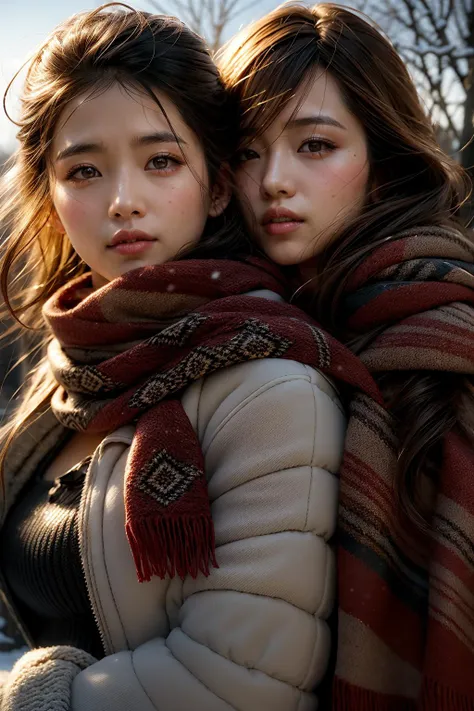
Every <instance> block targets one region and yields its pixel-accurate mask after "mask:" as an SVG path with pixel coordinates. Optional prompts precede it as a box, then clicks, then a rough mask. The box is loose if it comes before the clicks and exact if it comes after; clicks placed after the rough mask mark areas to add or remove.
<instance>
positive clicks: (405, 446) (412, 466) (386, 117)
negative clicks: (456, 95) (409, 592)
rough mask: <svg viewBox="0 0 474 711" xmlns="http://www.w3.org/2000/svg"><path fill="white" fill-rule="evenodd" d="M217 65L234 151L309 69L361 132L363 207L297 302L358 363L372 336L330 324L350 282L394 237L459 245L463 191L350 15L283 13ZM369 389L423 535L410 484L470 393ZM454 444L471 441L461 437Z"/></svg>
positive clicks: (428, 378)
mask: <svg viewBox="0 0 474 711" xmlns="http://www.w3.org/2000/svg"><path fill="white" fill-rule="evenodd" d="M219 65H220V69H221V73H222V76H223V79H224V82H225V85H226V87H227V89H228V90H229V92H230V94H231V95H232V97H233V98H234V99H236V100H237V101H238V103H239V107H240V108H239V112H240V147H241V148H245V147H247V146H248V145H249V144H250V143H251V142H252V141H253V140H255V138H257V137H258V136H260V135H262V134H263V133H264V132H265V130H266V129H267V128H268V127H269V126H270V125H271V124H272V123H273V121H274V120H275V118H276V117H277V116H278V114H279V113H280V112H281V111H282V109H283V108H284V106H285V105H286V103H287V102H289V101H290V100H292V99H293V98H294V96H295V93H296V92H297V91H299V90H301V95H302V96H303V99H304V96H305V95H306V94H305V92H306V91H307V90H309V88H310V87H311V85H312V82H313V80H314V77H315V76H316V74H317V73H318V72H320V71H321V69H323V70H326V71H328V72H329V73H330V75H331V76H332V77H333V78H334V79H335V80H336V82H337V84H338V87H339V89H340V91H341V94H342V97H343V100H344V101H345V103H346V106H347V107H348V109H349V111H351V113H352V114H353V115H354V116H356V117H357V118H358V120H359V121H360V123H361V125H362V126H363V129H364V131H365V134H366V137H367V143H368V150H369V161H370V174H369V188H368V190H367V197H366V202H365V205H364V206H363V209H362V210H361V212H360V214H359V215H358V216H357V217H356V218H354V219H351V221H350V222H349V223H346V224H344V225H342V226H341V225H338V226H337V227H335V235H334V239H333V240H332V241H331V242H330V244H329V245H328V247H327V248H326V249H325V251H324V252H323V254H322V255H318V260H317V261H318V264H317V267H316V269H317V275H316V277H315V279H314V280H312V284H313V283H314V285H316V286H312V284H309V285H308V286H306V287H305V292H304V293H305V294H306V296H307V295H308V292H310V296H311V298H310V300H309V301H308V300H307V301H305V308H306V309H307V310H310V312H311V314H312V315H314V316H315V318H316V319H317V320H318V321H319V322H320V323H321V324H322V325H324V326H325V327H326V328H327V329H328V330H329V331H330V332H331V333H333V334H334V335H336V336H337V337H338V338H339V339H340V340H342V341H343V342H345V343H346V344H347V345H349V347H350V348H351V349H352V350H353V351H354V352H356V353H359V352H360V351H361V350H362V349H363V348H364V347H365V345H366V344H367V342H369V341H370V340H371V339H372V338H373V336H374V335H375V333H369V334H364V336H363V337H360V336H359V337H357V336H356V335H355V334H353V333H351V332H349V331H348V330H347V327H346V325H345V319H344V317H343V316H341V315H342V314H343V309H342V299H343V295H344V292H345V291H346V290H347V285H348V282H349V280H350V279H351V276H352V274H353V273H354V271H355V270H356V269H357V268H358V267H359V265H360V264H361V263H362V262H363V261H364V260H365V259H366V258H367V256H368V255H369V254H370V253H371V252H372V251H373V250H374V248H376V247H377V246H378V245H380V244H381V243H382V242H384V241H386V240H387V239H390V238H392V237H395V236H396V234H397V233H398V232H400V231H401V230H404V229H408V228H411V227H417V226H420V225H436V226H453V225H456V227H457V229H459V230H460V231H461V232H463V233H464V234H465V235H468V234H469V238H471V237H470V233H468V231H467V230H466V229H465V227H464V226H463V224H462V222H461V219H460V217H459V215H460V211H461V208H462V206H463V205H464V204H465V203H466V201H467V199H468V197H469V195H470V192H471V183H470V180H469V178H468V176H467V174H466V173H465V171H464V170H463V169H462V168H461V167H460V166H459V165H458V164H457V163H456V162H455V161H454V160H453V159H452V158H451V157H449V156H448V155H446V154H445V153H444V152H443V151H442V150H441V149H440V147H439V145H438V142H437V139H436V135H435V132H434V129H433V126H432V125H431V122H430V120H429V118H428V117H427V115H426V113H425V111H424V108H423V106H422V103H421V101H420V98H419V96H418V94H417V91H416V89H415V86H414V84H413V82H412V80H411V78H410V76H409V74H408V72H407V69H406V67H405V65H404V63H403V61H402V60H401V58H400V57H399V55H398V54H397V52H396V51H395V50H394V48H393V46H392V45H391V43H390V42H389V40H388V39H387V38H386V37H385V36H384V35H383V34H382V32H381V31H379V29H378V28H376V27H375V26H373V25H372V24H371V23H370V22H369V21H368V18H364V16H363V15H362V14H361V13H357V12H356V11H351V10H349V9H348V8H346V7H342V6H340V5H336V4H332V3H324V4H320V5H315V6H314V7H312V8H308V7H305V6H303V5H301V4H299V3H289V4H285V5H283V6H281V7H280V8H277V9H276V10H275V11H273V12H271V13H269V14H268V15H266V16H265V17H263V18H262V19H261V20H259V21H257V22H255V23H254V24H252V25H250V26H249V27H247V28H245V29H244V30H243V31H242V32H241V33H239V34H238V35H237V36H236V37H235V38H234V39H233V40H231V42H230V43H229V44H228V45H227V46H226V47H225V48H224V51H223V52H222V54H221V57H220V60H219ZM303 99H302V100H303ZM298 108H299V106H297V108H296V109H295V113H296V111H297V110H298ZM374 377H375V378H376V379H377V380H378V383H379V385H380V388H381V390H382V392H383V394H384V395H385V398H386V402H387V404H388V406H389V407H390V408H391V411H392V412H393V413H394V415H395V416H396V418H397V421H398V423H399V441H400V451H399V463H400V466H399V473H398V480H397V481H396V492H397V495H398V497H399V500H400V502H401V505H402V507H403V509H404V510H405V511H406V512H407V513H408V514H409V515H410V517H411V518H412V519H414V520H416V521H417V522H418V523H419V524H420V525H424V522H423V515H422V514H423V512H422V511H421V510H420V507H419V506H418V504H417V503H416V501H417V498H418V497H417V491H418V486H419V482H420V474H421V472H422V471H425V472H426V471H428V472H431V474H432V476H436V470H437V466H438V464H437V463H438V462H439V456H440V449H439V448H440V443H441V441H442V438H443V436H444V434H445V433H446V432H448V431H449V430H450V429H452V428H453V427H454V426H456V425H457V424H459V425H461V426H462V425H463V424H464V423H465V420H464V419H462V418H461V416H460V414H459V413H460V412H464V413H466V412H468V411H469V410H470V411H471V413H472V412H473V411H474V402H473V401H472V399H470V395H469V393H471V392H472V388H471V387H470V385H469V383H468V382H467V381H466V379H465V378H464V377H463V376H461V375H458V374H453V373H443V372H426V371H423V372H421V371H419V372H412V373H403V372H402V373H397V374H395V373H387V374H380V375H378V374H375V375H374ZM471 419H472V418H471ZM461 420H462V421H461ZM466 434H467V435H468V436H469V437H471V441H472V430H470V429H469V428H466Z"/></svg>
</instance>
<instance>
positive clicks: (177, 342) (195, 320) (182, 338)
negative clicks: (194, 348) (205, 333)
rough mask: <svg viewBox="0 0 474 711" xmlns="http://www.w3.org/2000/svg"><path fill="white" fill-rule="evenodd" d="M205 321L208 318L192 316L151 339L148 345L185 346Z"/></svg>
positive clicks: (200, 315)
mask: <svg viewBox="0 0 474 711" xmlns="http://www.w3.org/2000/svg"><path fill="white" fill-rule="evenodd" d="M204 321H206V316H203V315H202V314H191V315H190V316H187V317H186V318H182V319H180V320H179V321H178V322H177V323H174V324H172V325H171V326H168V327H167V328H164V329H163V331H161V332H160V333H157V334H156V336H152V337H151V338H149V339H148V343H149V345H150V346H184V345H185V343H186V342H187V341H188V340H189V339H190V337H191V336H192V335H193V333H194V332H195V331H196V329H197V328H199V326H200V325H201V324H202V323H203V322H204Z"/></svg>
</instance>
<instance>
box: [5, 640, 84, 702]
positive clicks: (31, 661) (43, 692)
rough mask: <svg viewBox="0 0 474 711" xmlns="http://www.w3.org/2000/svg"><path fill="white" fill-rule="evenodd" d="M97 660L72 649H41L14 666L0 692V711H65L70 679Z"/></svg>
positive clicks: (30, 653) (35, 650) (22, 658)
mask: <svg viewBox="0 0 474 711" xmlns="http://www.w3.org/2000/svg"><path fill="white" fill-rule="evenodd" d="M96 661H97V660H96V659H95V658H94V657H93V656H91V655H90V654H88V653H87V652H84V651H82V650H81V649H76V648H75V647H66V646H61V647H43V648H40V649H33V650H32V651H31V652H27V653H26V654H24V655H23V656H22V657H20V659H19V660H18V661H17V662H16V664H15V665H14V667H13V669H12V670H11V672H10V674H9V676H8V679H7V680H6V682H5V684H4V685H3V687H2V689H1V702H0V711H67V710H68V709H70V708H71V685H72V681H73V679H74V677H75V676H76V675H77V674H79V672H81V671H82V670H83V669H86V668H87V667H89V666H90V665H91V664H94V663H95V662H96Z"/></svg>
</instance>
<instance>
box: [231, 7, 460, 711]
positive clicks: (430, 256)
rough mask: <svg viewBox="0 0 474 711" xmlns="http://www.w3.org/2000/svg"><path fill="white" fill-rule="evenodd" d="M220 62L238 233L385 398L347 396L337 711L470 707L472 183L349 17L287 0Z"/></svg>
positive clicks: (375, 39) (400, 77) (397, 66)
mask: <svg viewBox="0 0 474 711" xmlns="http://www.w3.org/2000/svg"><path fill="white" fill-rule="evenodd" d="M220 66H221V70H222V74H223V77H224V81H225V83H226V86H227V88H228V89H229V91H230V93H231V95H232V97H233V98H234V99H236V100H238V101H239V104H240V121H241V128H240V149H239V151H238V152H237V154H236V160H235V173H236V180H237V184H238V192H239V198H240V203H241V206H242V209H243V211H244V213H245V216H246V221H247V225H248V227H249V229H250V230H251V232H252V233H253V236H254V239H255V241H256V243H257V244H258V245H259V247H260V248H261V249H262V250H263V251H264V252H265V253H266V255H267V256H268V257H270V258H271V259H272V260H274V261H275V262H276V263H277V264H279V265H281V266H283V267H284V268H285V269H286V270H287V272H288V273H289V274H290V275H291V276H292V278H293V279H294V280H295V284H296V289H295V294H294V300H295V301H297V302H298V301H299V302H300V303H301V304H302V305H303V306H304V308H305V309H306V310H307V311H308V312H309V313H310V314H311V315H312V316H314V317H315V318H316V319H317V321H318V322H320V323H321V324H322V326H323V327H325V328H326V329H327V330H328V331H329V333H331V334H332V335H333V336H335V337H337V338H338V339H339V340H340V341H341V342H343V343H344V344H346V345H348V346H349V347H350V349H351V350H352V351H353V352H354V353H355V354H356V355H357V356H358V357H359V359H360V360H361V361H362V362H363V363H364V364H365V365H366V366H367V368H368V369H369V370H370V371H371V372H372V375H373V377H374V380H375V381H376V383H377V385H378V387H379V389H380V393H381V395H382V398H383V400H382V401H374V399H371V398H369V397H367V395H366V394H364V395H360V394H359V395H356V396H353V394H352V393H350V392H349V393H348V400H349V401H350V410H349V427H348V434H347V438H346V445H345V456H344V461H343V466H342V470H341V474H340V509H339V533H338V539H337V554H338V606H337V625H338V644H337V649H336V650H335V657H336V659H335V671H334V683H333V688H332V708H334V709H339V710H341V711H342V710H343V709H344V711H345V710H348V709H351V711H359V710H360V711H365V710H368V709H371V710H372V711H389V710H390V711H399V710H400V711H401V710H402V709H403V710H407V711H408V710H412V709H413V711H414V710H415V709H426V710H427V711H428V710H429V711H435V710H436V709H468V708H469V709H471V708H474V677H473V675H472V669H473V665H474V578H473V570H474V549H473V540H474V518H473V514H474V451H473V444H474V428H473V421H474V399H473V374H474V309H473V305H474V245H473V242H472V237H471V233H470V232H469V231H468V230H467V229H466V228H465V227H464V226H463V224H462V221H461V219H460V217H459V214H460V210H461V207H462V206H463V204H464V203H465V201H466V199H467V198H468V196H469V192H470V188H471V186H470V182H469V180H468V179H467V176H466V175H465V174H464V172H463V170H462V169H461V167H460V166H459V165H457V164H456V163H455V162H454V161H453V160H452V159H451V158H450V157H449V156H447V155H446V154H444V153H443V152H442V151H441V149H440V147H439V146H438V144H437V141H436V137H435V134H434V131H433V127H432V125H431V123H430V121H429V119H428V118H427V116H426V114H425V111H424V109H423V106H422V104H421V102H420V99H419V97H418V96H417V92H416V90H415V87H414V85H413V83H412V81H411V79H410V77H409V75H408V72H407V70H406V68H405V66H404V64H403V62H402V60H401V59H400V57H399V56H398V55H397V53H396V52H395V50H394V49H393V47H392V46H391V44H390V42H389V41H388V40H387V39H386V38H385V37H384V36H383V34H382V33H381V32H380V31H379V30H378V29H377V28H376V27H374V26H373V25H372V24H371V23H370V21H368V19H367V18H364V17H363V16H361V15H360V14H358V13H357V12H356V11H351V10H350V9H348V8H346V7H342V6H338V5H333V4H320V5H315V6H314V7H313V8H308V7H305V6H303V5H300V4H294V3H290V4H286V5H283V6H282V7H280V8H279V9H277V10H275V11H274V12H271V13H270V14H268V15H266V16H265V17H264V18H262V19H261V20H259V21H258V22H255V23H254V24H252V25H250V26H249V27H247V28H245V29H244V30H243V31H242V32H241V33H240V34H238V35H237V36H236V37H235V38H234V39H233V40H231V42H230V43H229V45H228V46H227V47H226V48H225V51H224V53H223V55H222V57H221V62H220ZM382 402H383V405H382ZM328 704H329V702H328ZM324 708H326V706H324Z"/></svg>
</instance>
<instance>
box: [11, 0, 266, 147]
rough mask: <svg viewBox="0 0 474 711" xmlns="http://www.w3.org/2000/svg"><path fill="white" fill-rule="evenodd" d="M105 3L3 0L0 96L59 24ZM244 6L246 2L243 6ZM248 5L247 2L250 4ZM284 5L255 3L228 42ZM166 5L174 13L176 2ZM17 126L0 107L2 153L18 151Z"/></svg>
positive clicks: (144, 6)
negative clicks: (247, 26)
mask: <svg viewBox="0 0 474 711" xmlns="http://www.w3.org/2000/svg"><path fill="white" fill-rule="evenodd" d="M100 4H101V2H96V1H95V0H89V1H88V0H0V96H1V97H2V99H3V94H4V92H5V89H6V87H7V86H8V83H9V82H10V80H11V79H12V77H13V76H14V74H15V72H16V71H18V69H19V68H20V67H21V66H22V64H23V63H24V62H25V60H26V59H27V58H28V56H30V55H31V54H32V53H33V52H34V50H35V48H37V47H38V46H39V45H40V44H41V43H42V42H43V40H44V39H45V38H46V37H47V35H48V34H49V33H50V32H51V30H53V29H54V28H55V27H56V25H58V24H59V23H60V22H62V21H63V20H65V19H66V18H67V17H69V16H70V15H73V14H75V13H77V12H81V11H82V10H91V9H93V8H95V7H98V6H99V5H100ZM127 4H128V5H131V6H132V7H136V8H137V9H139V10H148V11H152V10H153V8H152V7H151V5H150V3H147V1H146V0H135V1H134V0H129V2H127ZM242 4H243V3H242ZM246 4H247V3H246ZM278 4H280V2H279V0H255V3H254V4H253V8H252V9H251V10H247V11H246V12H243V13H242V14H241V15H239V16H238V18H236V19H235V20H234V22H233V23H232V24H231V25H230V26H229V27H228V29H227V33H226V36H225V37H224V39H225V40H226V39H229V37H231V36H232V35H233V34H234V33H235V32H237V30H238V29H239V27H240V26H241V25H244V24H247V23H248V22H250V21H252V20H254V19H257V18H258V17H261V16H262V15H264V14H265V13H266V12H268V11H269V10H271V9H272V8H273V7H276V6H277V5H278ZM163 5H166V8H167V9H169V12H170V14H172V13H173V5H172V0H163ZM20 87H21V75H20V77H19V78H18V79H17V80H16V82H15V86H14V87H13V89H12V90H10V97H9V100H8V101H7V109H8V112H9V113H10V114H11V115H12V116H13V117H15V107H16V106H17V101H18V99H17V97H18V89H19V88H20ZM16 130H17V129H16V127H15V126H14V125H13V124H12V123H10V121H8V119H7V118H6V116H5V113H4V111H3V108H2V106H1V104H0V151H8V152H10V151H11V150H13V149H14V148H15V134H16Z"/></svg>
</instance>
